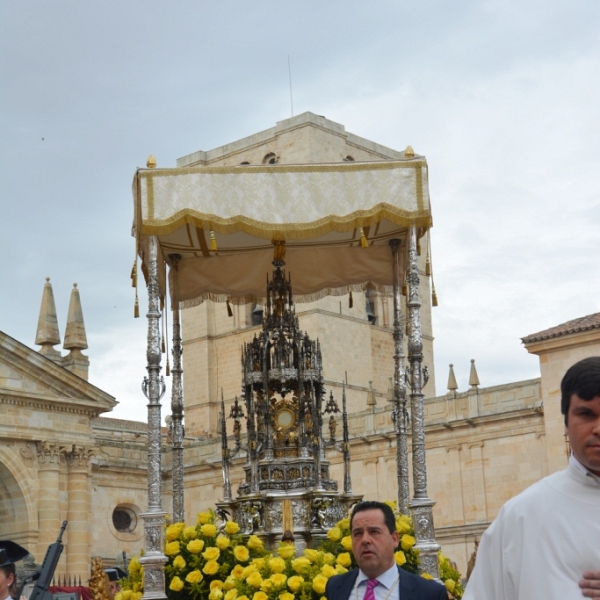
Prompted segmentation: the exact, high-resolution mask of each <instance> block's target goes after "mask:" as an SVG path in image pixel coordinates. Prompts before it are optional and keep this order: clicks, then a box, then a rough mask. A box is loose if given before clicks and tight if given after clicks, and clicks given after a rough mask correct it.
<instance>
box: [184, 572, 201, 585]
mask: <svg viewBox="0 0 600 600" xmlns="http://www.w3.org/2000/svg"><path fill="white" fill-rule="evenodd" d="M203 579H204V575H202V573H200V571H198V569H194V570H193V571H190V572H189V573H188V574H187V577H186V578H185V580H186V581H187V582H188V583H200V582H201V581H202V580H203Z"/></svg>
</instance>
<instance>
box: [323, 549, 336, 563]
mask: <svg viewBox="0 0 600 600" xmlns="http://www.w3.org/2000/svg"><path fill="white" fill-rule="evenodd" d="M323 562H324V563H325V564H327V565H334V564H335V556H334V555H333V554H331V552H325V554H323Z"/></svg>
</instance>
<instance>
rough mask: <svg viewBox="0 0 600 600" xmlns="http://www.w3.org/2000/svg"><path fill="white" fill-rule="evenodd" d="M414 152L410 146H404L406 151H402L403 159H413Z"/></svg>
mask: <svg viewBox="0 0 600 600" xmlns="http://www.w3.org/2000/svg"><path fill="white" fill-rule="evenodd" d="M414 157H415V151H414V150H413V147H412V146H406V150H405V151H404V158H414Z"/></svg>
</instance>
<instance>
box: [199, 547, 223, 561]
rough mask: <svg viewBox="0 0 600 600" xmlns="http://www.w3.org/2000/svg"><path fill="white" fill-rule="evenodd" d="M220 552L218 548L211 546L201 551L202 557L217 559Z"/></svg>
mask: <svg viewBox="0 0 600 600" xmlns="http://www.w3.org/2000/svg"><path fill="white" fill-rule="evenodd" d="M220 554H221V551H220V550H219V549H218V548H215V547H214V546H211V547H210V548H207V549H206V550H205V551H204V552H203V553H202V557H203V558H204V560H217V558H219V556H220Z"/></svg>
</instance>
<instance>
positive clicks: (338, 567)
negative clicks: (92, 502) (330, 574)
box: [335, 565, 348, 575]
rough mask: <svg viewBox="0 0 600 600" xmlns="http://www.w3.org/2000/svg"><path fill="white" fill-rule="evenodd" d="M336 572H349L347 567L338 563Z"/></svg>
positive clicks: (339, 573)
mask: <svg viewBox="0 0 600 600" xmlns="http://www.w3.org/2000/svg"><path fill="white" fill-rule="evenodd" d="M335 572H336V573H337V574H338V575H343V574H344V573H347V572H348V569H346V567H342V565H336V566H335Z"/></svg>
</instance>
